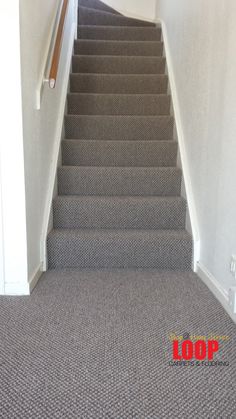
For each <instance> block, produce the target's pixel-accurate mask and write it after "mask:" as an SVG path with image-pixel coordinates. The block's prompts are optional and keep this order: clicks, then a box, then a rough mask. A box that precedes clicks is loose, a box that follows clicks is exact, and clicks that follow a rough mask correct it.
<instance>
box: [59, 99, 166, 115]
mask: <svg viewBox="0 0 236 419" xmlns="http://www.w3.org/2000/svg"><path fill="white" fill-rule="evenodd" d="M67 111H68V113H69V114H73V115H169V113H170V96H168V95H159V96H157V95H146V96H145V95H144V94H142V95H135V94H133V95H123V94H121V95H110V94H70V95H68V110H67Z"/></svg>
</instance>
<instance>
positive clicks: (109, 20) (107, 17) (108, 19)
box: [78, 7, 155, 27]
mask: <svg viewBox="0 0 236 419" xmlns="http://www.w3.org/2000/svg"><path fill="white" fill-rule="evenodd" d="M78 23H79V25H99V26H101V25H102V26H103V25H109V26H143V27H144V26H151V27H154V26H155V25H154V24H153V23H150V22H145V21H142V20H137V19H132V18H127V17H123V16H118V15H114V14H111V13H106V12H102V11H101V12H99V11H97V10H92V9H88V8H85V7H79V13H78Z"/></svg>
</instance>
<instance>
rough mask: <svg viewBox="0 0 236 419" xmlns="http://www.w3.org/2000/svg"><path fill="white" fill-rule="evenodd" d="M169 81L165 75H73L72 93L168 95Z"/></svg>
mask: <svg viewBox="0 0 236 419" xmlns="http://www.w3.org/2000/svg"><path fill="white" fill-rule="evenodd" d="M167 85H168V79H167V76H165V75H163V74H155V75H151V74H142V75H137V74H129V75H126V74H91V73H84V74H83V73H81V74H72V75H71V77H70V89H71V92H78V93H106V94H112V93H119V94H121V93H122V94H130V93H133V94H138V93H139V94H148V93H150V94H151V93H156V94H157V93H161V94H163V93H164V94H166V93H167Z"/></svg>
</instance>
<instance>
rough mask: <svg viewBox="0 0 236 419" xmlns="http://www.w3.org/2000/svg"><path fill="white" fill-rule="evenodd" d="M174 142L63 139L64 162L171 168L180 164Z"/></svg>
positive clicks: (72, 164)
mask: <svg viewBox="0 0 236 419" xmlns="http://www.w3.org/2000/svg"><path fill="white" fill-rule="evenodd" d="M177 148H178V145H177V142H174V141H152V142H149V141H142V142H140V141H124V142H123V141H99V140H97V141H89V140H85V141H78V140H65V141H63V142H62V163H63V164H64V165H67V166H110V167H114V166H119V167H125V166H126V167H131V166H136V167H157V166H162V167H164V166H165V167H170V166H175V165H176V160H177Z"/></svg>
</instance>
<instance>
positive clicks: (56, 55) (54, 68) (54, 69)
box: [49, 0, 69, 89]
mask: <svg viewBox="0 0 236 419" xmlns="http://www.w3.org/2000/svg"><path fill="white" fill-rule="evenodd" d="M68 4H69V0H63V6H62V9H61V15H60V20H59V25H58V29H57V36H56V41H55V46H54V50H53V56H52V63H51V68H50V72H49V87H50V88H51V89H54V87H55V85H56V81H57V73H58V66H59V61H60V55H61V46H62V40H63V30H64V24H65V18H66V12H67V8H68Z"/></svg>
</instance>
